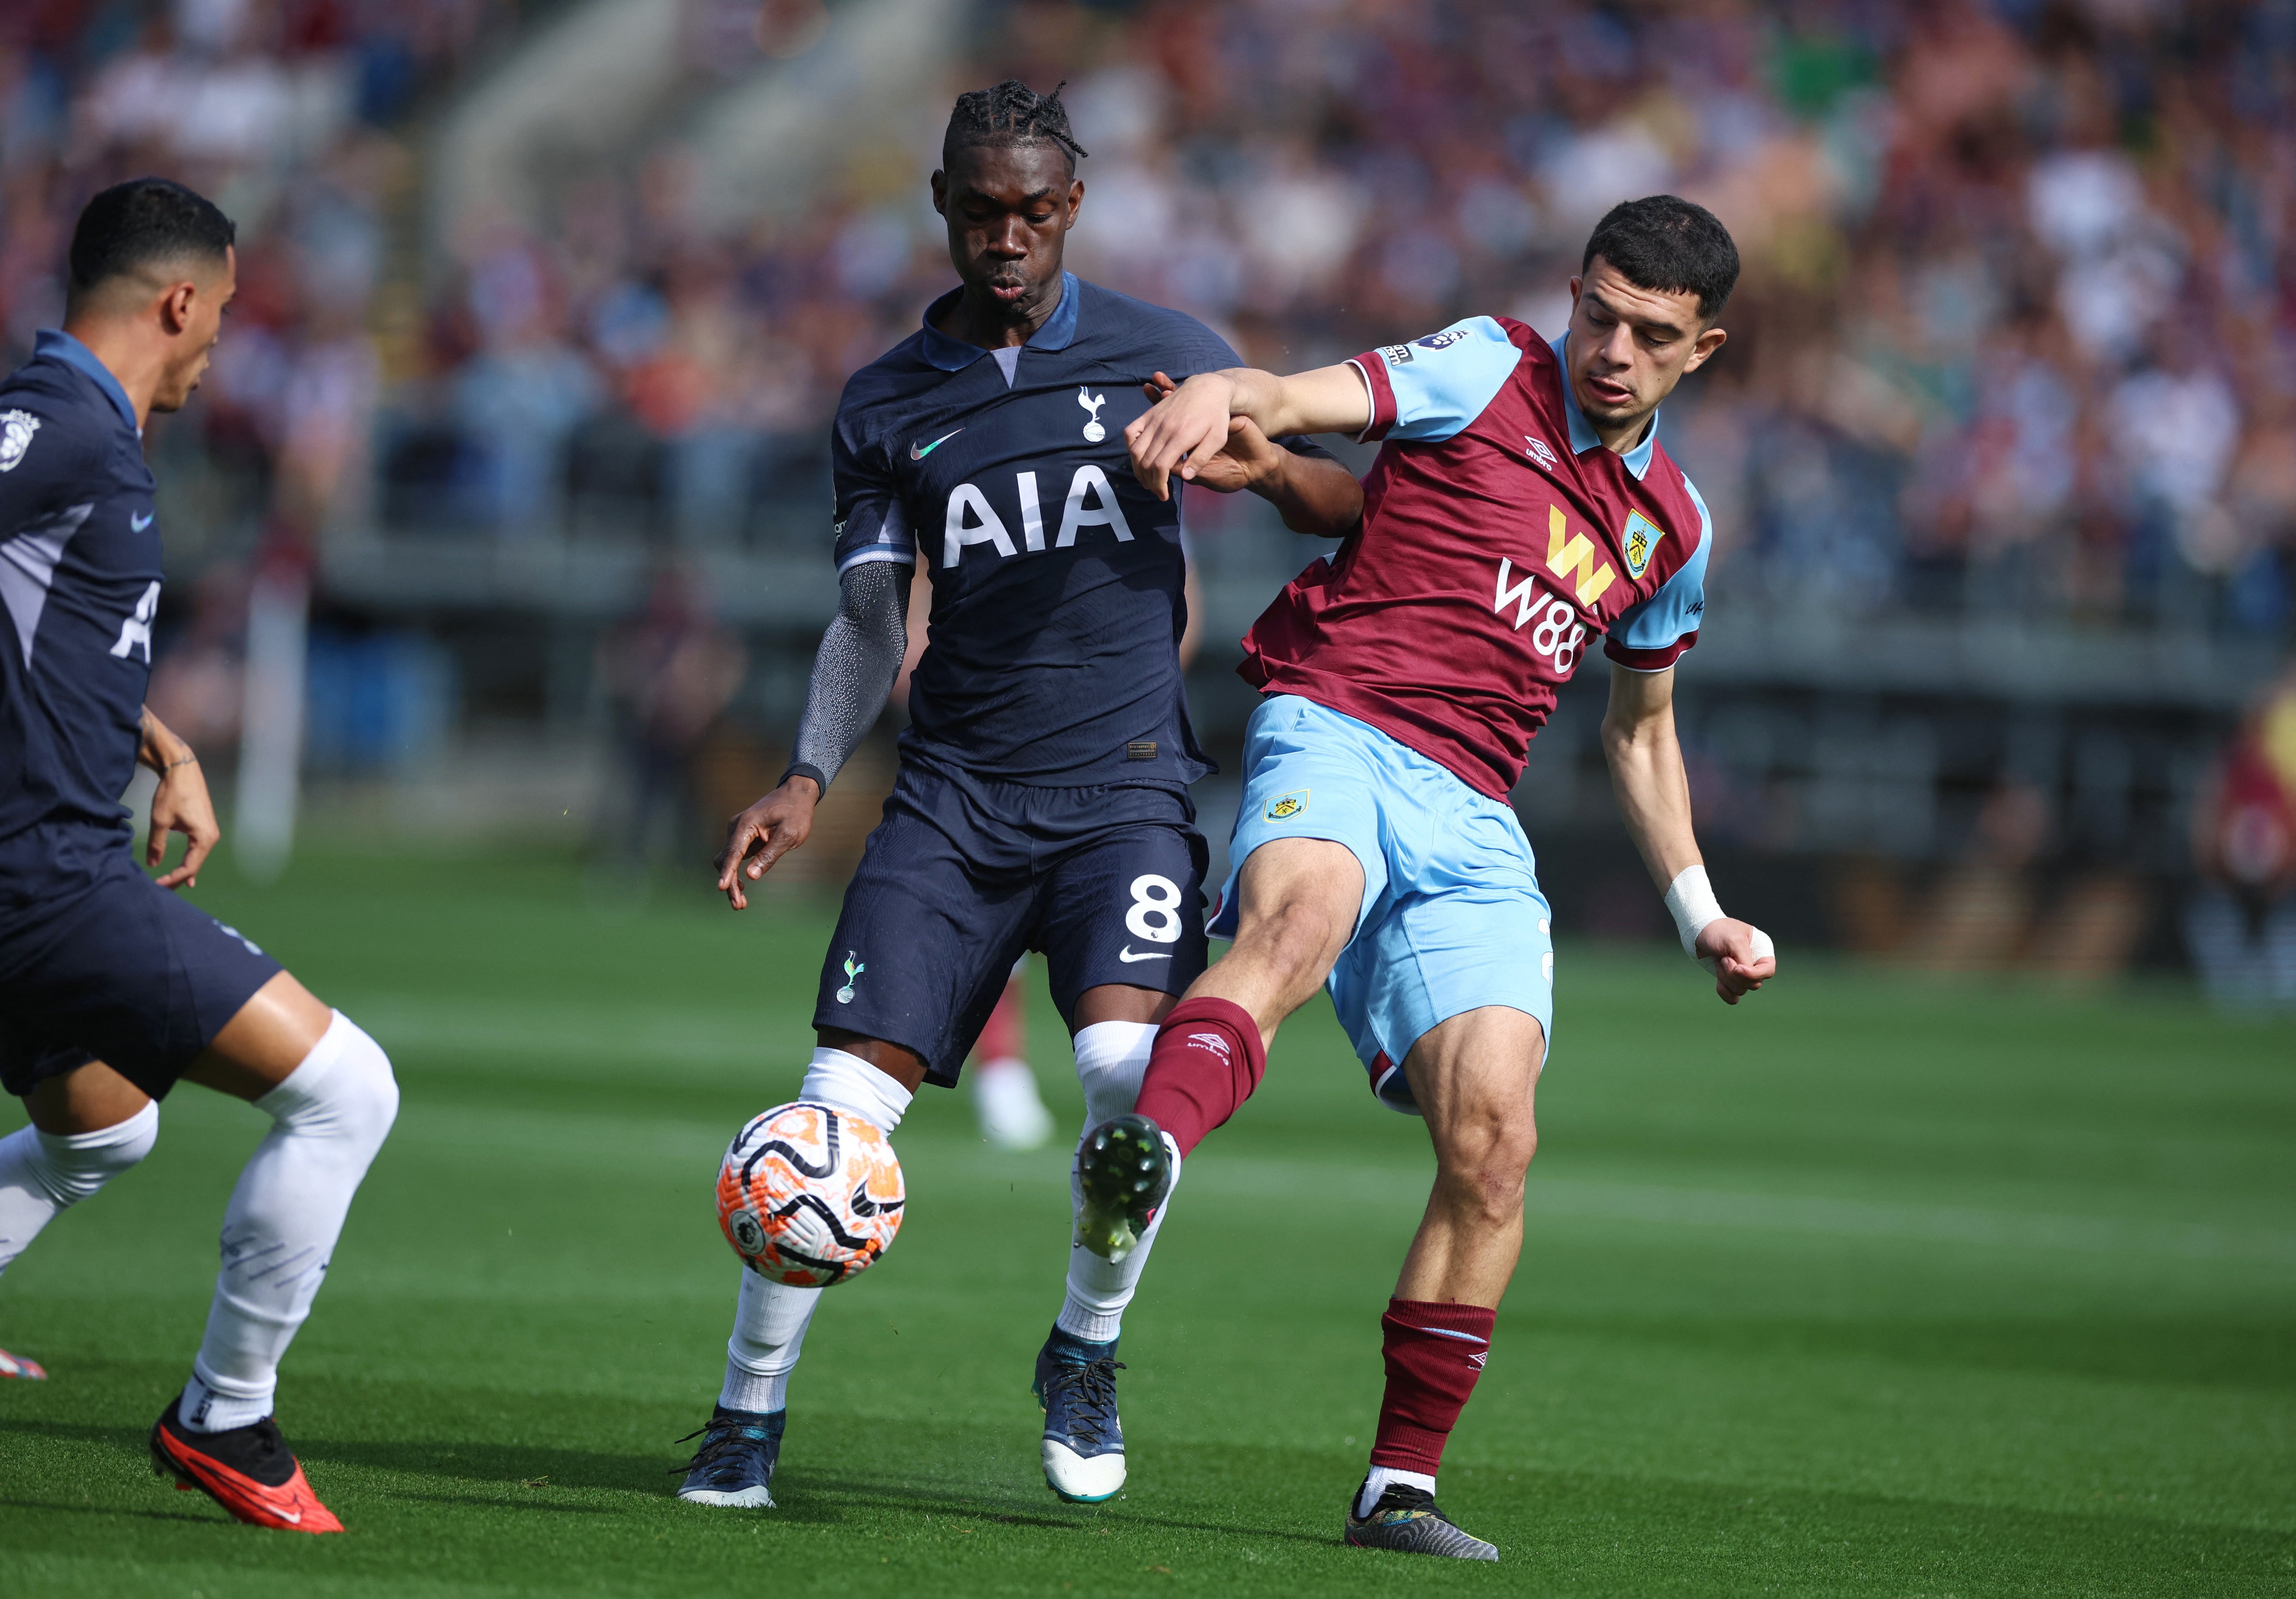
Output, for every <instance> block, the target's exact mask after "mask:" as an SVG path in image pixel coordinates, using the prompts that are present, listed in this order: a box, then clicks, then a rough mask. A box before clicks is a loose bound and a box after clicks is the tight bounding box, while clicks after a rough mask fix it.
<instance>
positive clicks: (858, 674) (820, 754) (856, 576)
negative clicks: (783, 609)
mask: <svg viewBox="0 0 2296 1599" xmlns="http://www.w3.org/2000/svg"><path fill="white" fill-rule="evenodd" d="M908 649H909V567H908V566H907V564H906V563H905V562H902V561H889V560H878V561H864V562H862V563H861V564H860V565H859V566H857V567H847V568H846V569H845V575H844V576H843V577H841V578H840V579H839V580H838V583H837V615H836V616H834V617H832V619H831V621H830V624H829V631H828V632H825V633H824V634H822V636H821V648H820V649H818V650H817V651H816V652H815V654H814V657H813V681H812V683H811V685H810V686H809V687H808V688H807V689H806V691H805V719H804V720H803V721H801V722H799V723H798V726H797V748H796V750H795V751H794V752H793V753H792V754H791V757H790V763H791V766H793V767H796V766H810V767H812V768H814V769H815V770H816V771H818V772H820V773H821V779H822V782H823V783H824V785H825V784H827V783H828V781H829V780H830V779H832V778H834V777H835V776H836V775H837V770H838V768H839V767H840V766H842V765H844V764H845V763H846V762H847V761H848V760H849V758H851V756H852V754H853V752H854V751H855V750H856V749H857V748H859V747H860V745H861V740H862V739H863V738H865V737H866V736H867V734H868V731H869V730H870V729H871V728H873V727H874V726H876V725H877V715H878V713H880V712H881V711H882V710H883V709H884V708H885V697H886V695H888V694H890V693H891V692H892V689H893V679H894V677H895V676H896V675H897V674H898V673H899V672H900V670H901V657H903V656H904V655H906V654H907V653H908Z"/></svg>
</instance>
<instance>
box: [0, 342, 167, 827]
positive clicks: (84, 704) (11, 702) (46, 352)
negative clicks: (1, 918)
mask: <svg viewBox="0 0 2296 1599" xmlns="http://www.w3.org/2000/svg"><path fill="white" fill-rule="evenodd" d="M154 486H155V485H154V484H153V482H152V469H151V468H149V467H148V466H146V465H145V464H144V462H143V442H142V439H141V437H140V436H139V435H138V433H137V430H136V427H135V408H134V407H133V406H132V405H130V404H128V400H127V393H126V391H125V390H123V389H122V388H120V387H119V379H116V378H114V377H113V376H112V375H111V372H110V371H108V370H107V369H106V368H105V367H104V365H103V363H102V362H100V361H98V360H97V359H96V358H95V357H94V355H91V354H90V353H89V352H88V349H87V347H86V345H83V344H82V343H80V341H79V340H78V339H74V338H72V337H71V336H70V334H68V333H59V332H54V331H47V332H43V333H42V334H41V335H40V336H39V342H38V344H37V347H36V349H35V353H34V355H33V356H32V359H31V360H30V361H29V362H27V363H25V364H23V365H22V366H21V367H18V368H17V369H16V370H15V371H13V372H12V373H11V374H9V377H8V379H7V380H6V381H5V382H4V383H0V616H4V620H0V839H7V838H12V837H14V836H17V835H18V834H20V833H21V832H22V831H24V829H26V828H30V827H33V826H36V825H37V824H38V823H40V822H42V821H45V820H88V821H93V822H96V823H99V824H102V825H103V826H106V827H110V828H121V829H122V831H123V833H124V831H125V820H126V817H127V812H126V811H125V810H124V809H123V808H122V807H121V805H120V804H119V796H120V795H121V794H122V793H123V792H124V791H125V790H126V789H127V780H128V779H129V778H130V777H132V776H133V775H134V774H135V748H136V743H137V739H138V730H139V729H140V727H141V725H142V722H143V690H144V686H145V685H146V684H147V683H148V682H149V681H150V680H151V676H152V614H153V612H154V611H155V610H156V609H157V608H158V607H159V603H160V534H159V530H158V529H157V528H156V527H154V526H152V518H153V514H154V513H153V510H152V490H153V488H154Z"/></svg>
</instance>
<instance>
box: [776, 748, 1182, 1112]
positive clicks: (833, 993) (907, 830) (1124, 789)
mask: <svg viewBox="0 0 2296 1599" xmlns="http://www.w3.org/2000/svg"><path fill="white" fill-rule="evenodd" d="M1195 820H1196V812H1195V806H1194V805H1193V804H1192V803H1191V802H1190V801H1189V799H1188V796H1187V794H1186V793H1185V791H1184V790H1179V789H1172V788H1159V787H1132V786H1128V785H1122V784H1112V785H1107V786H1103V787H1089V788H1039V787H1031V786H1030V785H1029V784H1026V783H1005V782H996V781H992V780H990V779H983V778H977V777H972V776H969V775H967V774H965V773H962V772H956V771H950V770H948V769H947V768H946V767H941V766H935V765H928V764H926V763H920V762H917V761H914V760H905V761H904V762H903V763H901V774H900V777H899V779H898V781H896V782H895V783H894V785H893V793H892V797H891V798H890V799H888V800H887V801H886V802H885V819H884V820H882V821H881V822H880V823H878V825H877V827H876V829H875V830H874V831H873V832H872V833H871V834H870V835H869V844H868V847H867V848H866V849H865V851H864V852H863V853H862V856H861V865H860V867H859V869H857V870H856V871H855V872H854V874H853V881H852V883H851V884H850V885H848V887H847V888H846V890H845V909H844V910H843V911H842V913H841V914H840V916H839V917H838V918H837V936H836V940H835V942H833V943H832V945H831V946H830V950H829V959H827V960H826V961H824V963H823V965H822V970H821V998H820V1000H819V1002H818V1003H817V1004H816V1006H815V1007H814V1012H813V1024H814V1025H815V1026H816V1027H834V1028H839V1029H841V1030H843V1031H844V1032H857V1033H859V1034H861V1035H862V1036H863V1037H865V1038H874V1039H882V1040H885V1041H886V1042H888V1043H893V1044H898V1045H900V1046H901V1047H902V1048H906V1049H914V1050H915V1051H916V1052H917V1054H919V1055H921V1056H923V1057H924V1062H925V1076H926V1079H927V1081H932V1082H937V1083H939V1084H941V1085H942V1086H943V1087H947V1086H949V1085H950V1084H953V1083H955V1081H956V1074H957V1070H958V1068H959V1067H960V1066H962V1065H964V1057H965V1055H966V1053H967V1052H968V1051H970V1050H971V1049H972V1045H973V1040H976V1039H977V1038H979V1037H980V1029H981V1026H982V1024H985V1023H986V1022H987V1021H988V1013H989V1012H990V1011H991V1010H993V1009H995V1008H996V998H997V996H998V995H999V994H1000V993H1002V992H1003V991H1004V989H1005V979H1006V978H1007V977H1008V976H1009V975H1011V974H1012V970H1013V961H1014V960H1016V959H1019V958H1020V956H1021V953H1022V952H1023V951H1024V950H1037V951H1039V952H1041V953H1042V954H1043V955H1044V957H1045V965H1046V972H1047V975H1049V976H1050V978H1051V980H1052V989H1053V1001H1054V1004H1056V1005H1058V1006H1059V1007H1060V1011H1061V1017H1062V1020H1063V1021H1065V1022H1067V1023H1068V1024H1069V1026H1070V1030H1071V1031H1073V1030H1074V1028H1075V1025H1076V1005H1077V1000H1078V998H1079V997H1080V996H1081V995H1082V994H1083V993H1084V991H1086V990H1087V989H1089V988H1097V987H1099V986H1100V985H1101V984H1103V983H1128V984H1130V985H1131V986H1133V987H1135V988H1148V989H1159V990H1161V991H1163V992H1165V993H1169V994H1177V993H1179V992H1181V991H1184V990H1185V989H1186V987H1187V986H1188V984H1190V983H1193V982H1194V981H1195V980H1196V979H1197V977H1199V976H1200V975H1202V973H1203V969H1204V962H1205V942H1204V911H1203V880H1204V869H1205V867H1206V865H1207V863H1208V861H1209V860H1210V852H1209V851H1208V849H1207V848H1206V846H1205V844H1204V840H1203V836H1202V835H1201V834H1200V833H1198V832H1197V831H1196V828H1195Z"/></svg>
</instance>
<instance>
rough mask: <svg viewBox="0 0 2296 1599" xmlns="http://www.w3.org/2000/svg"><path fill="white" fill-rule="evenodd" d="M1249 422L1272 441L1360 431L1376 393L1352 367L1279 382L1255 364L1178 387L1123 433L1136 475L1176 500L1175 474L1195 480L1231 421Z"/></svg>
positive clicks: (1295, 375)
mask: <svg viewBox="0 0 2296 1599" xmlns="http://www.w3.org/2000/svg"><path fill="white" fill-rule="evenodd" d="M1234 417H1247V418H1249V419H1251V422H1252V423H1253V425H1254V426H1256V427H1257V428H1259V430H1260V432H1262V433H1264V434H1266V435H1267V436H1268V437H1269V438H1283V437H1286V436H1290V435H1292V434H1295V433H1347V434H1358V433H1361V432H1362V431H1363V430H1364V429H1365V428H1366V427H1368V426H1370V424H1371V393H1370V391H1369V390H1368V389H1366V388H1365V387H1364V380H1363V378H1362V376H1361V375H1360V374H1359V373H1357V371H1356V369H1355V368H1354V367H1352V366H1348V365H1344V364H1342V365H1340V366H1325V367H1318V368H1317V369H1316V371H1311V372H1295V373H1293V374H1292V376H1290V377H1288V378H1285V377H1278V376H1277V375H1276V374H1275V373H1274V372H1263V371H1259V369H1257V368H1255V367H1249V366H1236V367H1230V368H1229V369H1228V370H1226V371H1218V372H1205V373H1202V374H1201V375H1199V376H1197V377H1193V378H1191V379H1188V380H1187V381H1186V382H1185V383H1183V384H1181V385H1180V387H1179V388H1178V389H1177V390H1176V391H1175V392H1174V393H1173V395H1172V396H1171V398H1169V400H1166V401H1165V402H1164V403H1163V404H1159V405H1152V406H1150V407H1149V408H1148V410H1147V411H1145V412H1143V413H1141V415H1140V416H1139V417H1138V418H1137V419H1136V420H1134V421H1133V423H1132V425H1131V426H1130V427H1128V428H1125V430H1124V442H1125V443H1126V445H1128V446H1129V447H1130V449H1131V451H1132V471H1133V475H1134V476H1135V477H1138V478H1139V479H1140V482H1141V485H1142V486H1143V487H1144V488H1146V489H1147V491H1148V492H1149V493H1150V494H1153V495H1155V496H1156V498H1158V499H1159V500H1169V499H1170V498H1171V497H1172V493H1171V487H1170V485H1169V482H1168V481H1167V480H1168V479H1169V477H1171V475H1172V474H1173V473H1175V472H1177V473H1178V474H1179V475H1180V477H1181V478H1182V479H1183V480H1184V481H1191V482H1192V481H1193V480H1194V478H1195V477H1196V476H1197V473H1198V471H1199V470H1200V468H1199V466H1198V464H1197V463H1198V462H1201V461H1210V459H1211V458H1212V457H1213V456H1215V455H1217V454H1218V453H1220V451H1221V450H1222V449H1224V448H1225V447H1226V444H1227V441H1228V436H1229V432H1230V428H1229V426H1228V423H1229V420H1230V419H1231V418H1234Z"/></svg>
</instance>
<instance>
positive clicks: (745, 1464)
mask: <svg viewBox="0 0 2296 1599" xmlns="http://www.w3.org/2000/svg"><path fill="white" fill-rule="evenodd" d="M788 1424H789V1412H788V1411H786V1410H776V1411H775V1412H773V1413H772V1414H771V1415H759V1414H758V1412H756V1411H754V1410H728V1409H726V1407H725V1406H723V1405H713V1406H711V1407H710V1409H709V1425H708V1426H706V1427H703V1428H701V1429H700V1430H699V1431H697V1432H689V1433H687V1434H686V1435H685V1437H684V1438H681V1439H679V1440H677V1441H678V1442H680V1443H685V1442H687V1441H689V1440H693V1439H696V1438H698V1439H700V1440H701V1448H697V1449H695V1450H694V1451H693V1459H692V1460H689V1461H687V1462H686V1463H685V1486H684V1487H682V1488H680V1489H678V1490H677V1497H679V1498H681V1499H683V1500H685V1502H686V1503H687V1504H688V1505H721V1506H724V1507H726V1508H728V1509H734V1510H771V1509H772V1508H773V1507H774V1496H773V1494H772V1492H771V1489H772V1487H773V1481H774V1467H775V1465H777V1464H780V1462H781V1457H782V1429H783V1427H785V1426H787V1425H788ZM672 1469H673V1470H674V1469H676V1468H674V1467H673V1468H672Z"/></svg>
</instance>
